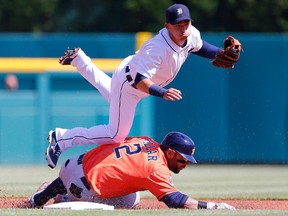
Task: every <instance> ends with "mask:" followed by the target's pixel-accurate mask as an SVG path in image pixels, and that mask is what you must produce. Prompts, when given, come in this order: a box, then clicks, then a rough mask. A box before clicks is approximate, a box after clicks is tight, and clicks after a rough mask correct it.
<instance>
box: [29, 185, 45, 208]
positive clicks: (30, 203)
mask: <svg viewBox="0 0 288 216" xmlns="http://www.w3.org/2000/svg"><path fill="white" fill-rule="evenodd" d="M49 185H50V182H45V183H43V184H42V185H40V187H39V188H38V189H37V191H36V192H35V193H34V194H32V196H31V197H29V198H28V207H29V208H40V207H42V206H39V205H36V204H35V196H36V195H37V194H40V193H41V192H43V191H44V190H45V189H46V188H47V187H48V186H49Z"/></svg>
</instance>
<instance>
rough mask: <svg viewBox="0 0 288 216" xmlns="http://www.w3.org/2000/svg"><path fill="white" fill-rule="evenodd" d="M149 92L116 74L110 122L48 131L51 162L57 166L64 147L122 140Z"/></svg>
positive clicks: (50, 163) (48, 157) (48, 154)
mask: <svg viewBox="0 0 288 216" xmlns="http://www.w3.org/2000/svg"><path fill="white" fill-rule="evenodd" d="M145 96H147V94H145V93H142V92H141V91H139V90H137V89H135V88H134V87H132V86H131V85H129V84H128V82H127V80H126V77H122V76H118V73H114V74H113V78H112V83H111V94H110V99H111V100H110V111H109V124H108V125H97V126H93V127H90V128H84V127H76V128H72V129H62V128H56V129H55V133H54V135H53V133H51V134H50V135H49V143H50V144H49V146H48V148H47V152H46V158H47V160H48V165H49V166H50V167H51V168H54V167H55V166H56V164H57V160H58V158H59V156H60V154H61V152H62V151H64V150H66V149H68V148H71V147H72V146H73V145H88V144H103V143H113V142H121V141H123V140H124V139H125V138H126V137H127V135H128V134H129V131H130V129H131V126H132V123H133V120H134V115H135V110H136V106H137V104H138V102H139V101H140V100H141V99H142V98H143V97H145Z"/></svg>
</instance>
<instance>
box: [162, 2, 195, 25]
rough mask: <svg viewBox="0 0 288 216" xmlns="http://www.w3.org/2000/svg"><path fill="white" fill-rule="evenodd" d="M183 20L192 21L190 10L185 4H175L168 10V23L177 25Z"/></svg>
mask: <svg viewBox="0 0 288 216" xmlns="http://www.w3.org/2000/svg"><path fill="white" fill-rule="evenodd" d="M183 20H191V18H190V11H189V9H188V8H187V7H186V6H185V5H183V4H173V5H172V6H170V7H169V8H167V10H166V22H167V23H170V24H172V25H175V24H177V23H179V22H181V21H183Z"/></svg>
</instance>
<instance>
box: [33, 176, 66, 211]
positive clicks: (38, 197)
mask: <svg viewBox="0 0 288 216" xmlns="http://www.w3.org/2000/svg"><path fill="white" fill-rule="evenodd" d="M66 193H67V190H66V188H65V186H64V184H63V182H62V180H61V179H60V178H57V179H55V180H54V181H53V182H51V183H44V184H42V185H41V186H40V187H39V188H38V190H37V191H36V192H35V193H34V194H33V195H32V196H31V197H30V198H29V199H28V203H29V204H30V207H33V208H35V207H41V206H43V205H44V204H45V203H47V202H48V201H49V200H50V199H52V198H54V197H55V196H56V195H57V194H66Z"/></svg>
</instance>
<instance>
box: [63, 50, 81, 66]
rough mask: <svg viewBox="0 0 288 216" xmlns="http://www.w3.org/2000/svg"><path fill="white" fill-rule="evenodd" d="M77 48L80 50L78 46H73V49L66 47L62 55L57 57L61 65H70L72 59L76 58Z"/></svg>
mask: <svg viewBox="0 0 288 216" xmlns="http://www.w3.org/2000/svg"><path fill="white" fill-rule="evenodd" d="M79 50H81V49H80V48H79V47H77V48H74V49H73V50H71V49H69V48H68V49H67V50H66V51H65V53H64V55H63V56H61V57H60V58H59V63H60V64H62V65H70V64H71V62H72V60H73V59H74V58H76V56H77V54H78V51H79Z"/></svg>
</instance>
